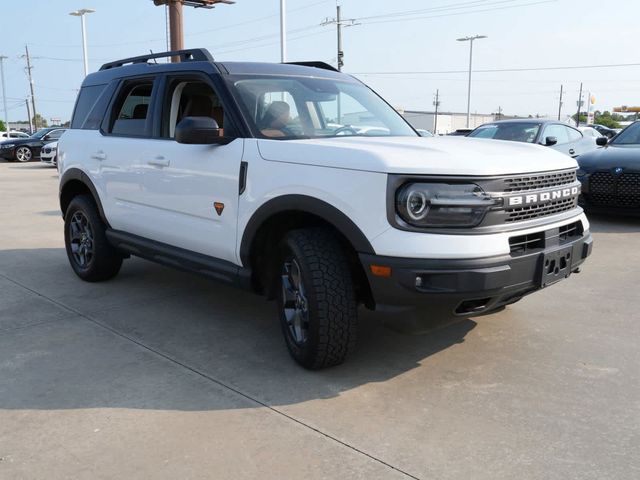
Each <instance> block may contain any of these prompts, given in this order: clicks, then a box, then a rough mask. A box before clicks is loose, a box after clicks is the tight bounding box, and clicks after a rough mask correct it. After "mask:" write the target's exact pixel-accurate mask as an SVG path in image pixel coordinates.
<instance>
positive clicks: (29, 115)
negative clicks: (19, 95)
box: [24, 98, 33, 134]
mask: <svg viewBox="0 0 640 480" xmlns="http://www.w3.org/2000/svg"><path fill="white" fill-rule="evenodd" d="M24 104H25V105H26V106H27V118H28V119H29V133H30V134H33V123H31V111H30V110H29V99H28V98H25V100H24Z"/></svg>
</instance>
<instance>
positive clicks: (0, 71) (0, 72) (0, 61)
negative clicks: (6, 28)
mask: <svg viewBox="0 0 640 480" xmlns="http://www.w3.org/2000/svg"><path fill="white" fill-rule="evenodd" d="M5 58H9V57H6V56H4V55H0V77H2V108H3V109H4V129H5V131H7V132H8V131H9V112H8V111H7V90H6V86H5V83H4V59H5ZM7 138H9V137H7Z"/></svg>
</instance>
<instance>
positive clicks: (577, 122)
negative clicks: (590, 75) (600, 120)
mask: <svg viewBox="0 0 640 480" xmlns="http://www.w3.org/2000/svg"><path fill="white" fill-rule="evenodd" d="M581 108H582V82H580V95H578V115H577V117H576V127H579V126H580V109H581Z"/></svg>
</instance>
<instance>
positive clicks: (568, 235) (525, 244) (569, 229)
mask: <svg viewBox="0 0 640 480" xmlns="http://www.w3.org/2000/svg"><path fill="white" fill-rule="evenodd" d="M583 235H584V227H583V226H582V222H581V221H577V222H573V223H569V224H567V225H562V226H560V227H557V228H551V229H549V230H545V231H542V232H535V233H528V234H525V235H517V236H515V237H509V251H510V253H511V255H513V256H520V255H525V254H534V253H536V252H541V251H542V250H544V249H545V248H554V247H557V246H562V245H566V244H569V243H571V242H575V241H576V240H578V239H579V238H581V237H582V236H583Z"/></svg>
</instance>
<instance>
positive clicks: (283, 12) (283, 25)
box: [280, 0, 287, 63]
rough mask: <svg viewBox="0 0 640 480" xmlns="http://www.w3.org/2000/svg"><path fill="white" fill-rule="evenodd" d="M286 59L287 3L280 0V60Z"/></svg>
mask: <svg viewBox="0 0 640 480" xmlns="http://www.w3.org/2000/svg"><path fill="white" fill-rule="evenodd" d="M286 61H287V5H286V1H285V0H280V62H282V63H285V62H286Z"/></svg>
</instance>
